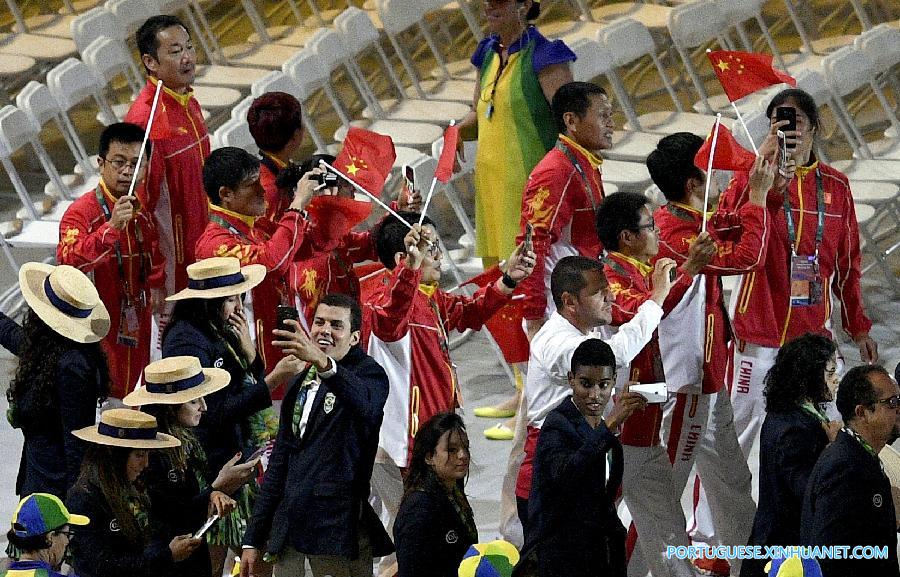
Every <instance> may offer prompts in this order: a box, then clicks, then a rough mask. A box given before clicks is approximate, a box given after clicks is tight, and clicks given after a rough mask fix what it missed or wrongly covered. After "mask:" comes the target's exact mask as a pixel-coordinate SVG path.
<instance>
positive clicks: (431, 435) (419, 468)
mask: <svg viewBox="0 0 900 577" xmlns="http://www.w3.org/2000/svg"><path fill="white" fill-rule="evenodd" d="M448 431H449V432H450V433H451V435H452V434H453V433H454V432H455V433H457V434H465V433H466V424H465V423H464V422H463V419H462V417H460V416H459V415H457V414H456V413H451V412H445V413H438V414H436V415H434V416H433V417H431V418H430V419H428V421H427V422H426V423H425V424H424V425H422V426H421V427H419V431H418V432H417V433H416V436H415V438H414V439H413V449H412V459H411V460H410V462H409V473H408V474H407V475H406V479H405V480H404V482H403V486H404V488H403V494H404V496H406V495H408V494H409V493H411V492H412V491H415V490H416V489H419V488H421V487H422V486H423V485H424V484H425V482H426V481H428V480H429V479H430V478H434V477H436V475H435V473H434V469H433V468H432V467H431V466H430V465H429V464H428V463H426V462H425V459H426V458H428V455H434V453H435V451H437V446H438V443H439V442H440V440H441V437H442V436H444V433H446V432H448ZM467 438H468V436H467ZM458 484H459V487H460V489H462V488H463V486H465V483H464V482H463V480H462V479H460V480H459V482H458Z"/></svg>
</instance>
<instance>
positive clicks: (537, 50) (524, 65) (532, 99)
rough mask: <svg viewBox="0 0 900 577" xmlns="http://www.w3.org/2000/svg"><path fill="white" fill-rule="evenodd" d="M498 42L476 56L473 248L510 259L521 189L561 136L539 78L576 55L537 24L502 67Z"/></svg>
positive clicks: (490, 41) (484, 44)
mask: <svg viewBox="0 0 900 577" xmlns="http://www.w3.org/2000/svg"><path fill="white" fill-rule="evenodd" d="M500 51H501V47H500V40H499V38H498V37H497V36H490V37H488V38H485V39H484V40H482V41H481V43H479V44H478V48H477V49H476V50H475V54H474V55H473V56H472V64H473V65H475V67H476V68H478V69H479V82H480V85H481V94H480V95H479V98H478V103H477V106H476V112H477V114H478V153H477V155H476V157H475V236H476V238H475V248H476V252H477V254H478V255H479V256H481V257H494V258H498V259H501V260H502V259H505V258H507V257H508V256H509V255H510V253H512V251H513V249H514V248H515V238H516V235H517V234H518V233H519V221H520V218H521V212H522V191H523V190H524V188H525V182H526V180H527V179H528V175H529V174H530V173H531V170H532V169H533V168H534V167H535V165H537V163H538V162H539V161H540V160H541V159H542V158H543V157H544V155H545V154H547V152H548V151H549V150H550V149H551V148H553V145H554V143H555V142H556V138H557V130H556V126H555V125H554V122H553V116H552V115H551V113H550V104H549V103H548V102H547V99H546V98H545V97H544V93H543V91H542V90H541V85H540V82H539V81H538V74H539V73H540V71H541V70H543V69H544V68H546V67H547V66H550V65H552V64H559V63H562V62H571V61H573V60H575V54H574V53H573V52H572V51H571V50H569V48H568V47H567V46H566V45H565V43H563V41H562V40H554V41H550V40H547V39H546V38H544V37H543V36H542V35H541V33H540V32H538V31H537V29H536V28H534V26H529V27H528V28H526V29H525V32H524V33H523V34H522V36H521V38H519V40H517V41H516V42H514V43H513V44H512V45H511V46H510V47H509V56H508V58H507V62H506V65H505V66H503V67H502V68H501V66H500Z"/></svg>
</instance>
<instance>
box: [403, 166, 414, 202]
mask: <svg viewBox="0 0 900 577" xmlns="http://www.w3.org/2000/svg"><path fill="white" fill-rule="evenodd" d="M415 189H416V171H415V170H413V167H411V166H410V165H408V164H404V165H403V194H405V195H406V202H409V200H410V199H411V198H412V195H413V191H414V190H415Z"/></svg>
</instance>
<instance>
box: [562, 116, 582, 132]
mask: <svg viewBox="0 0 900 577" xmlns="http://www.w3.org/2000/svg"><path fill="white" fill-rule="evenodd" d="M576 120H578V115H577V114H575V113H574V112H564V113H563V123H564V124H565V125H566V132H568V133H572V132H575V127H576Z"/></svg>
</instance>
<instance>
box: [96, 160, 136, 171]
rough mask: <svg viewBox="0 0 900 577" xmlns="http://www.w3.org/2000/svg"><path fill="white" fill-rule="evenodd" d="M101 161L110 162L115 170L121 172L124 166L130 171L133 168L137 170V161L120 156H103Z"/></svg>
mask: <svg viewBox="0 0 900 577" xmlns="http://www.w3.org/2000/svg"><path fill="white" fill-rule="evenodd" d="M103 162H108V163H110V164H111V165H112V167H113V168H115V169H116V171H117V172H122V170H124V168H125V167H126V166H127V167H128V168H130V169H131V170H132V171H134V170H137V166H138V165H137V162H131V161H128V160H123V159H121V158H113V159H109V158H104V159H103Z"/></svg>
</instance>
